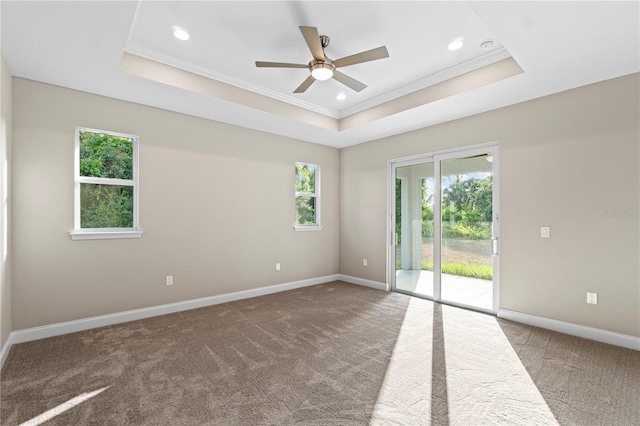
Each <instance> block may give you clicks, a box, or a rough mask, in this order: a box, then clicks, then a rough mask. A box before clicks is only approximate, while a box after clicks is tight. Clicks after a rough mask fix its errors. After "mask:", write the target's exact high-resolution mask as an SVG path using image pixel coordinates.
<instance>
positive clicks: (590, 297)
mask: <svg viewBox="0 0 640 426" xmlns="http://www.w3.org/2000/svg"><path fill="white" fill-rule="evenodd" d="M587 303H588V304H590V305H597V304H598V293H589V292H587Z"/></svg>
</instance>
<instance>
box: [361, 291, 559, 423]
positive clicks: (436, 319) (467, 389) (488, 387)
mask: <svg viewBox="0 0 640 426" xmlns="http://www.w3.org/2000/svg"><path fill="white" fill-rule="evenodd" d="M392 420H393V421H395V422H400V423H409V424H413V423H416V422H417V423H420V424H428V423H429V420H431V422H430V423H431V424H450V425H467V424H487V423H488V424H496V423H510V424H546V425H554V424H558V421H557V420H556V418H555V416H554V414H553V413H552V411H551V409H550V408H549V406H548V405H547V403H546V401H545V399H544V398H543V397H542V395H541V394H540V391H539V390H538V388H537V387H536V385H535V383H534V381H533V379H532V378H531V377H530V376H529V373H528V372H527V370H526V368H525V367H524V365H523V364H522V361H521V360H520V359H519V358H518V355H517V354H516V352H515V350H514V349H513V347H512V346H511V344H510V343H509V340H508V339H507V337H506V336H505V335H504V332H503V331H502V329H501V328H500V326H499V325H498V322H497V319H496V318H495V317H493V316H490V315H484V314H479V313H476V312H470V311H465V310H462V309H458V308H453V307H450V306H446V305H439V304H434V303H433V302H430V301H427V300H422V299H417V298H412V300H411V302H410V303H409V306H408V307H407V310H406V314H405V317H404V321H403V323H402V326H401V328H400V331H399V334H398V338H397V341H396V345H395V347H394V350H393V354H392V356H391V360H390V362H389V365H388V368H387V371H386V374H385V378H384V381H383V383H382V385H381V387H380V392H379V394H378V399H377V402H376V405H375V409H374V412H373V414H372V416H371V420H370V424H380V423H385V422H390V421H392Z"/></svg>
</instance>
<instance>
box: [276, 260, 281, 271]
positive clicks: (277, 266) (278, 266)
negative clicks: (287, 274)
mask: <svg viewBox="0 0 640 426" xmlns="http://www.w3.org/2000/svg"><path fill="white" fill-rule="evenodd" d="M279 270H280V262H278V263H276V271H279Z"/></svg>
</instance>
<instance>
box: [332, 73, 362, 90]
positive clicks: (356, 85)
mask: <svg viewBox="0 0 640 426" xmlns="http://www.w3.org/2000/svg"><path fill="white" fill-rule="evenodd" d="M333 78H334V79H336V80H338V81H339V82H340V83H342V84H344V85H345V86H347V87H348V88H350V89H353V90H355V91H356V92H360V91H361V90H363V89H366V87H367V85H366V84H364V83H361V82H359V81H358V80H356V79H355V78H352V77H349V76H348V75H346V74H343V73H341V72H340V71H337V70H336V71H334V72H333Z"/></svg>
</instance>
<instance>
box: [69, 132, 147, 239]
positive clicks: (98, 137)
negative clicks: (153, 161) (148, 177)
mask: <svg viewBox="0 0 640 426" xmlns="http://www.w3.org/2000/svg"><path fill="white" fill-rule="evenodd" d="M75 144H76V145H75V194H74V202H75V206H74V207H75V209H74V216H75V217H74V228H75V230H74V232H72V233H71V237H72V238H73V239H74V240H79V239H98V238H139V237H140V235H141V234H142V232H140V231H139V229H138V176H137V175H138V173H137V170H138V167H137V166H138V164H137V162H138V137H137V136H132V135H125V134H121V133H114V132H106V131H103V130H93V129H85V128H76V141H75Z"/></svg>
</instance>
